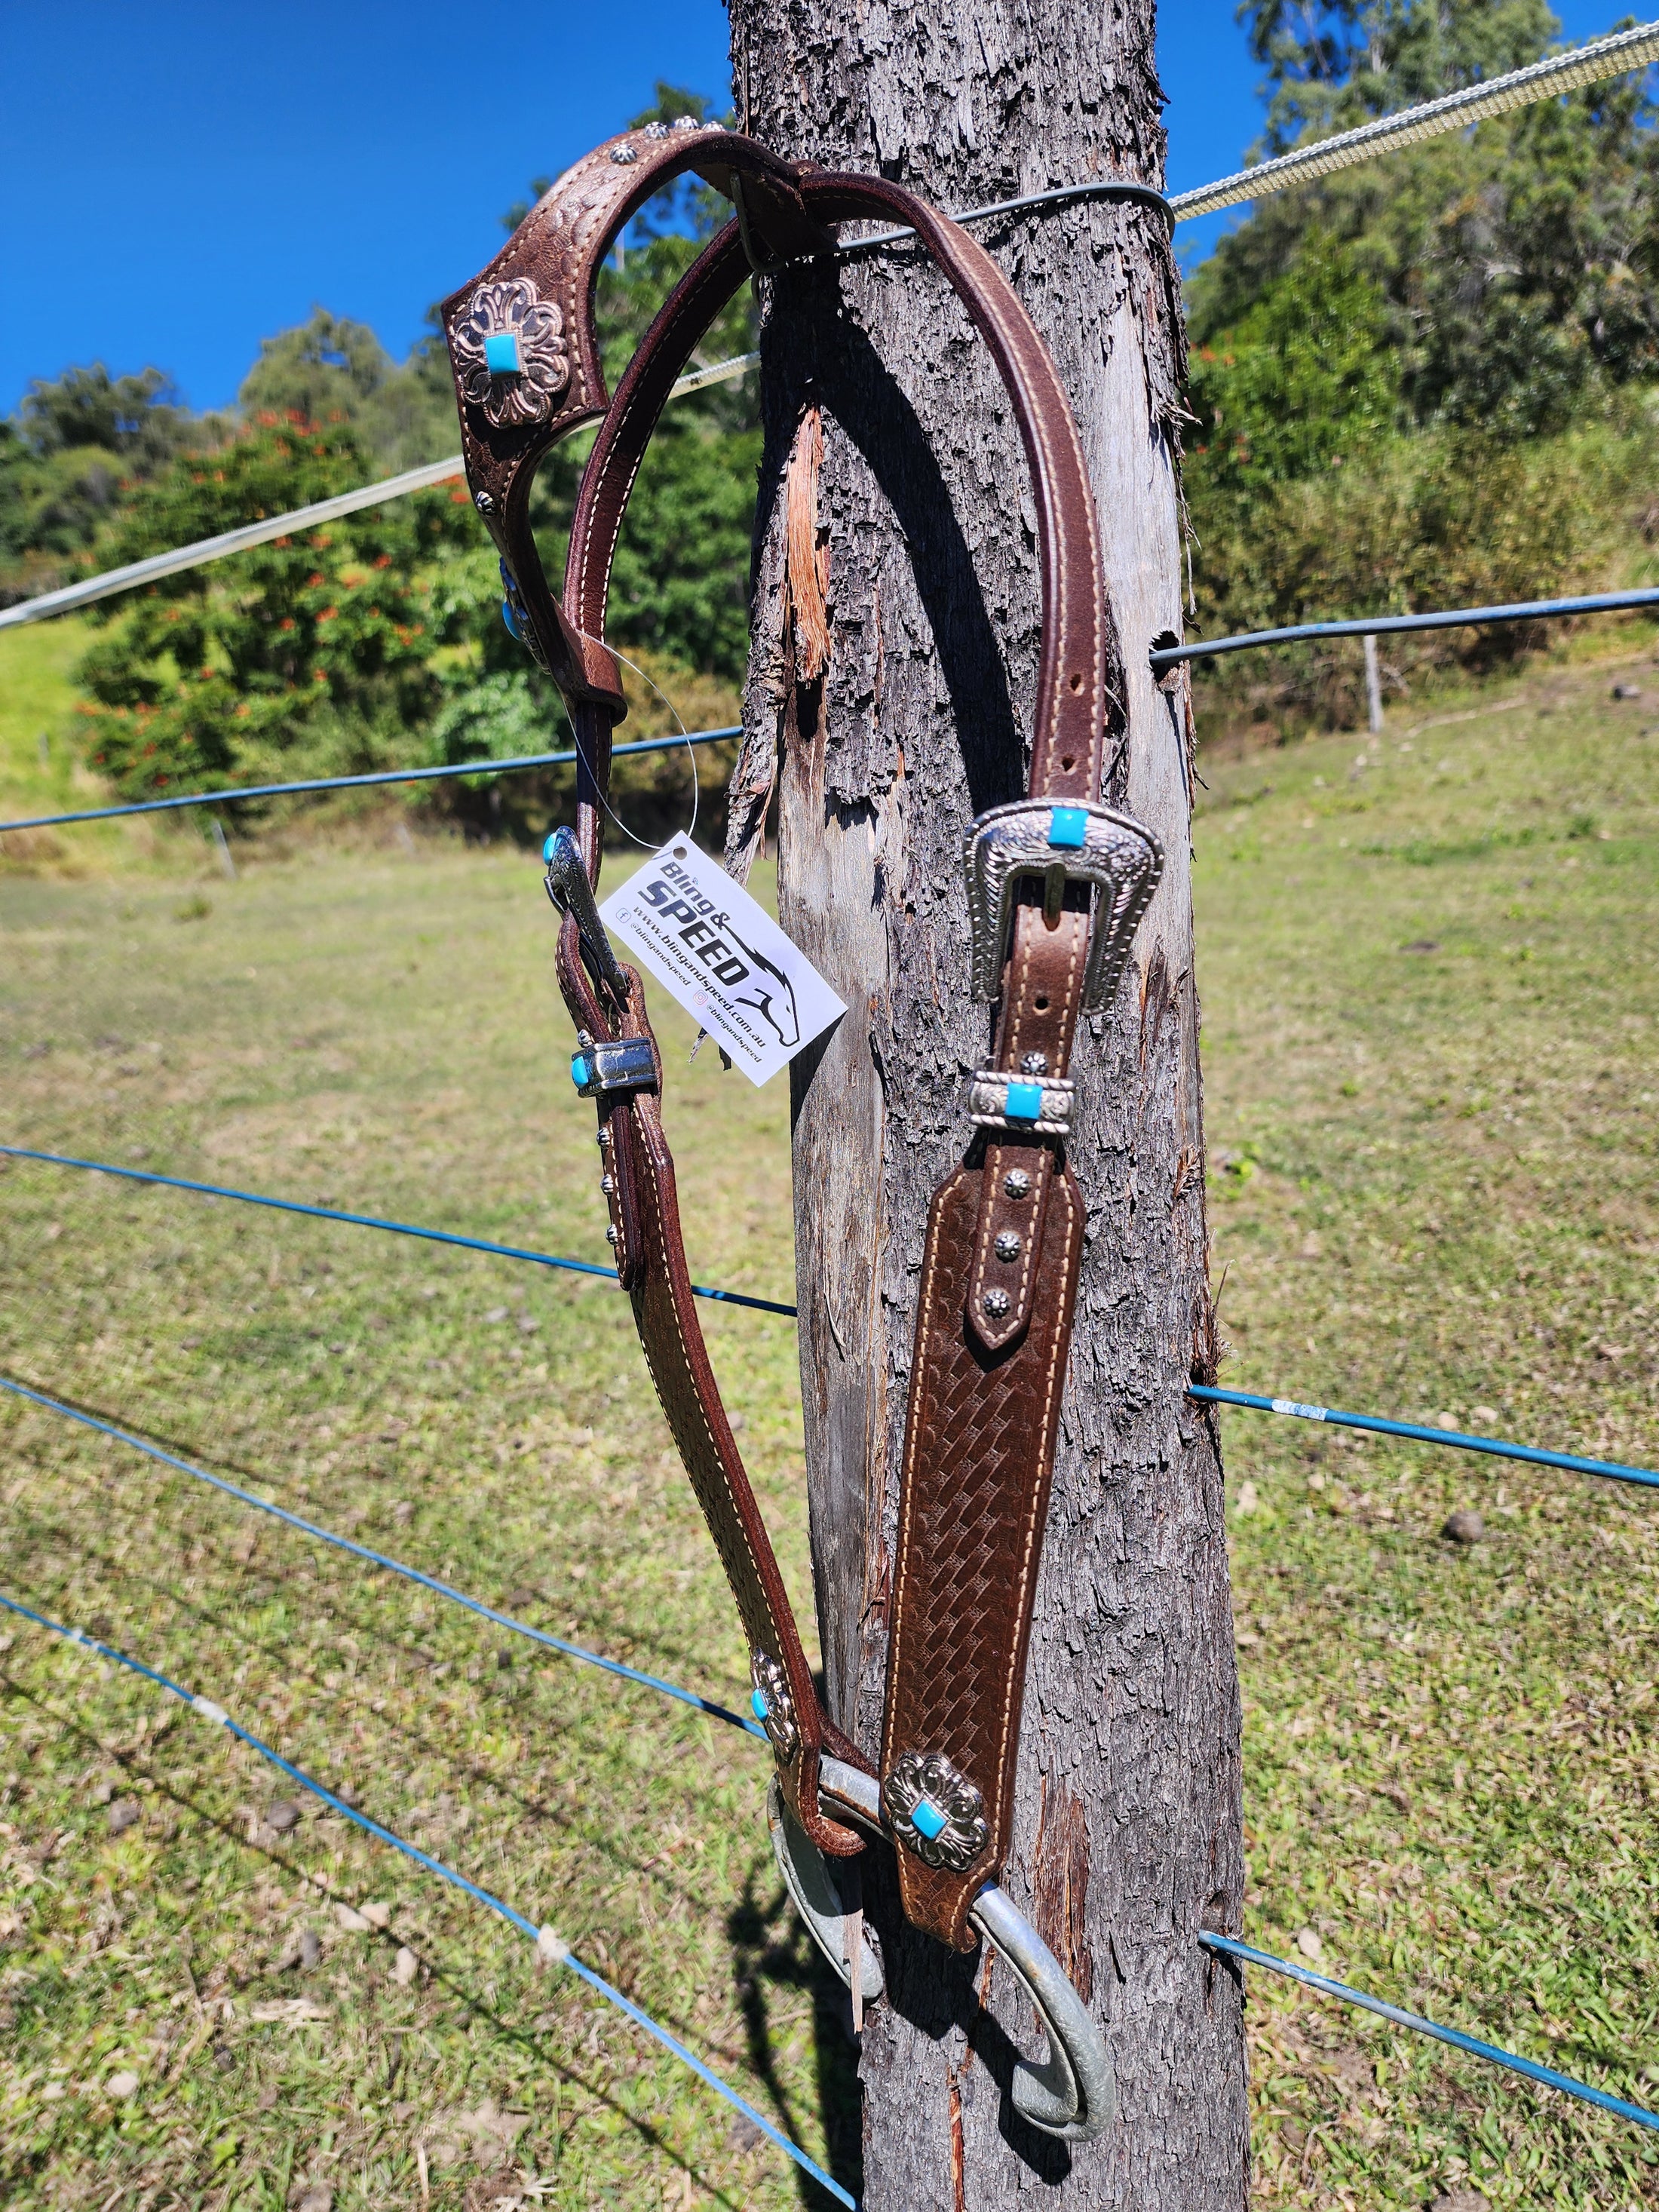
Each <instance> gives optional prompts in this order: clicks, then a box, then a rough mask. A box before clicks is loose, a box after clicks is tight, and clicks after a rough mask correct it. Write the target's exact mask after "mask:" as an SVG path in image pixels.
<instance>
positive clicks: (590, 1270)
mask: <svg viewBox="0 0 1659 2212" xmlns="http://www.w3.org/2000/svg"><path fill="white" fill-rule="evenodd" d="M677 742H678V741H677ZM0 1159H13V1160H37V1161H40V1162H41V1163H43V1164H45V1165H46V1166H48V1167H54V1168H81V1169H83V1170H85V1171H86V1172H87V1173H88V1174H90V1175H106V1176H119V1177H120V1178H121V1180H122V1181H123V1182H150V1183H159V1184H160V1185H161V1187H162V1188H164V1189H167V1190H188V1191H194V1192H195V1193H196V1194H197V1195H198V1196H200V1197H203V1198H228V1199H232V1200H234V1201H235V1202H236V1204H237V1205H239V1206H267V1207H269V1208H270V1210H271V1212H276V1213H303V1214H307V1215H309V1216H310V1217H311V1218H313V1219H314V1220H317V1221H343V1222H344V1223H345V1224H346V1225H348V1227H349V1228H352V1229H379V1230H381V1231H384V1232H385V1233H386V1235H388V1236H392V1237H420V1238H422V1240H423V1241H424V1242H425V1243H428V1244H453V1245H457V1246H459V1249H461V1250H462V1251H464V1252H488V1253H489V1254H490V1255H491V1256H492V1257H493V1258H495V1259H497V1260H526V1261H529V1262H530V1264H531V1266H532V1267H557V1268H562V1269H563V1270H564V1271H565V1272H566V1273H569V1274H573V1275H597V1276H599V1278H600V1279H601V1280H602V1281H605V1282H607V1283H614V1282H615V1281H617V1270H616V1269H615V1268H614V1267H600V1266H599V1264H598V1263H597V1262H596V1261H592V1260H569V1259H566V1258H564V1257H563V1256H562V1255H560V1254H558V1253H556V1252H532V1251H526V1250H525V1249H523V1248H522V1247H520V1246H519V1245H516V1244H494V1243H491V1242H490V1241H489V1238H488V1237H460V1236H458V1235H456V1234H455V1232H454V1231H453V1230H448V1229H422V1228H421V1227H419V1226H418V1225H416V1224H415V1223H413V1222H409V1221H384V1220H382V1219H381V1218H380V1217H379V1216H378V1215H377V1214H373V1213H344V1212H341V1211H340V1209H339V1208H338V1207H337V1206H304V1205H301V1202H300V1200H298V1199H295V1198H269V1197H267V1196H266V1195H265V1194H264V1193H263V1192H262V1191H257V1190H232V1189H230V1188H228V1186H227V1185H226V1184H223V1183H216V1182H191V1181H190V1180H189V1178H188V1177H187V1176H165V1175H156V1174H155V1173H153V1172H152V1171H151V1170H149V1169H146V1168H122V1167H117V1166H116V1165H115V1164H114V1163H113V1162H112V1161H110V1160H77V1159H72V1158H70V1156H69V1155H68V1154H67V1153H65V1152H31V1151H30V1150H29V1149H28V1147H27V1146H24V1145H0ZM691 1290H692V1294H693V1295H694V1297H700V1298H713V1299H714V1300H715V1301H717V1302H718V1303H719V1304H721V1305H728V1306H752V1307H753V1308H754V1310H756V1312H757V1313H773V1314H782V1315H784V1316H786V1317H787V1318H789V1319H791V1320H793V1318H794V1316H795V1308H794V1307H793V1306H790V1305H784V1304H781V1302H780V1301H779V1300H778V1299H776V1298H757V1297H750V1294H749V1292H748V1291H717V1290H714V1289H712V1288H711V1287H710V1286H709V1285H707V1284H704V1283H693V1284H692V1285H691Z"/></svg>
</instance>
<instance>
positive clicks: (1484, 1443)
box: [1187, 1383, 1659, 1490]
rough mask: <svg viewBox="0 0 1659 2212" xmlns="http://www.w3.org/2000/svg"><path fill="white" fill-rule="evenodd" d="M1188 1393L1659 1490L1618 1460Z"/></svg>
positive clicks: (1223, 1394) (1233, 1394)
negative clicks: (1584, 1457)
mask: <svg viewBox="0 0 1659 2212" xmlns="http://www.w3.org/2000/svg"><path fill="white" fill-rule="evenodd" d="M1187 1395H1188V1397H1189V1398H1199V1399H1201V1400H1203V1401H1205V1402H1206V1403H1207V1404H1209V1405H1212V1406H1242V1407H1245V1408H1246V1409H1247V1410H1248V1411H1249V1412H1250V1413H1285V1414H1288V1415H1289V1417H1290V1418H1291V1419H1292V1420H1296V1421H1326V1422H1328V1423H1329V1425H1331V1426H1332V1427H1333V1428H1337V1429H1364V1430H1367V1431H1370V1433H1371V1434H1372V1435H1374V1436H1379V1437H1405V1438H1407V1441H1408V1442H1410V1443H1414V1444H1450V1445H1452V1446H1453V1447H1454V1448H1455V1449H1456V1450H1458V1451H1472V1452H1487V1453H1490V1454H1491V1455H1492V1457H1493V1458H1495V1459H1518V1460H1523V1461H1525V1462H1527V1463H1528V1465H1530V1466H1533V1467H1559V1468H1565V1469H1566V1471H1567V1472H1568V1473H1569V1474H1595V1475H1600V1476H1601V1477H1602V1478H1603V1480H1606V1481H1608V1482H1634V1483H1639V1484H1641V1485H1642V1486H1644V1487H1645V1488H1647V1489H1649V1490H1659V1474H1655V1473H1654V1471H1653V1470H1652V1468H1645V1467H1625V1466H1623V1465H1621V1463H1620V1462H1619V1461H1618V1460H1612V1459H1580V1458H1579V1457H1578V1456H1577V1454H1576V1453H1573V1452H1558V1451H1541V1450H1539V1449H1538V1448H1537V1447H1536V1446H1535V1445H1533V1444H1512V1443H1504V1442H1502V1441H1501V1440H1500V1439H1499V1438H1498V1437H1476V1436H1466V1435H1465V1434H1464V1432H1463V1431H1462V1430H1461V1429H1438V1428H1431V1427H1429V1426H1427V1425H1425V1423H1423V1422H1421V1421H1390V1420H1387V1419H1384V1418H1383V1415H1382V1414H1380V1413H1344V1412H1343V1411H1342V1410H1341V1408H1340V1407H1336V1406H1306V1405H1304V1404H1303V1403H1302V1401H1301V1400H1300V1399H1297V1398H1261V1397H1258V1396H1257V1395H1255V1392H1254V1391H1251V1390H1220V1389H1216V1388H1215V1387H1214V1386H1213V1385H1212V1384H1210V1383H1191V1384H1189V1385H1188V1391H1187Z"/></svg>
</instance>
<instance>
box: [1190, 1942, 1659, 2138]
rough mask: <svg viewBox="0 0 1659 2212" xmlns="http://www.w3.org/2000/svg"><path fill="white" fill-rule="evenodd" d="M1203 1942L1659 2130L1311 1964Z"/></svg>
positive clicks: (1637, 2110) (1564, 2078)
mask: <svg viewBox="0 0 1659 2212" xmlns="http://www.w3.org/2000/svg"><path fill="white" fill-rule="evenodd" d="M1198 1940H1199V1942H1200V1943H1201V1944H1203V1945H1204V1947H1205V1948H1206V1950H1211V1951H1224V1952H1225V1953H1226V1954H1228V1955H1229V1956H1230V1957H1231V1958H1235V1959H1243V1960H1248V1961H1249V1964H1250V1965H1251V1966H1266V1967H1267V1970H1268V1972H1270V1973H1274V1974H1287V1975H1288V1976H1289V1977H1290V1978H1291V1980H1292V1981H1293V1982H1305V1983H1306V1984H1307V1985H1308V1987H1309V1988H1310V1990H1318V1991H1319V1992H1320V1994H1321V1996H1328V1997H1335V1998H1336V1999H1337V2000H1338V2001H1339V2002H1340V2003H1342V2004H1351V2005H1358V2006H1359V2007H1360V2008H1361V2009H1362V2011H1364V2012H1374V2013H1378V2014H1380V2015H1382V2017H1383V2019H1384V2020H1391V2021H1393V2022H1394V2024H1395V2027H1408V2028H1410V2030H1411V2031H1412V2033H1413V2035H1428V2036H1432V2037H1433V2039H1434V2040H1435V2041H1436V2042H1437V2043H1449V2044H1450V2045H1451V2046H1452V2048H1453V2050H1455V2051H1468V2053H1469V2055H1470V2057H1474V2058H1484V2059H1485V2060H1486V2063H1487V2064H1488V2065H1489V2066H1502V2067H1504V2068H1505V2069H1507V2070H1508V2071H1509V2072H1510V2073H1511V2074H1521V2075H1525V2077H1526V2079H1527V2080H1528V2081H1536V2082H1539V2083H1540V2084H1541V2086H1542V2087H1544V2088H1546V2089H1559V2090H1560V2091H1561V2093H1562V2094H1563V2095H1564V2096H1568V2097H1577V2098H1578V2099H1579V2100H1581V2101H1582V2102H1583V2103H1584V2104H1586V2105H1599V2106H1601V2110H1602V2111H1603V2112H1614V2113H1616V2114H1617V2115H1618V2117H1619V2118H1620V2119H1621V2120H1633V2121H1634V2122H1635V2123H1636V2124H1637V2126H1638V2127H1640V2128H1659V2112H1649V2111H1648V2110H1647V2108H1646V2106H1643V2105H1631V2104H1627V2103H1626V2101H1625V2100H1624V2099H1623V2098H1622V2097H1610V2096H1609V2095H1608V2094H1607V2091H1606V2090H1605V2089H1593V2088H1592V2087H1590V2085H1589V2082H1588V2081H1575V2079H1574V2078H1573V2076H1572V2075H1571V2074H1558V2073H1557V2072H1556V2070H1555V2069H1554V2068H1553V2066H1540V2065H1539V2064H1538V2063H1536V2061H1535V2060H1534V2059H1531V2058H1522V2057H1519V2056H1517V2054H1516V2052H1515V2051H1505V2050H1504V2049H1503V2048H1502V2046H1501V2045H1498V2044H1496V2043H1482V2042H1481V2040H1480V2038H1479V2037H1478V2036H1474V2035H1465V2034H1464V2033H1463V2031H1462V2028H1457V2027H1442V2026H1441V2025H1440V2023H1439V2021H1434V2020H1425V2018H1424V2017H1423V2015H1422V2014H1421V2013H1416V2012H1402V2011H1401V2008H1400V2007H1399V2006H1398V2005H1391V2004H1389V2003H1387V2002H1385V2001H1384V2000H1383V1998H1382V1997H1373V1996H1367V1995H1366V1993H1365V1991H1364V1990H1351V1989H1350V1988H1349V1987H1348V1985H1347V1984H1346V1982H1334V1981H1332V1980H1331V1978H1330V1977H1329V1976H1328V1974H1316V1973H1314V1972H1311V1971H1310V1969H1309V1968H1308V1967H1306V1966H1293V1965H1292V1964H1291V1960H1288V1959H1275V1958H1274V1956H1273V1954H1272V1952H1271V1951H1258V1950H1256V1949H1255V1948H1254V1947H1253V1946H1252V1945H1250V1944H1249V1943H1241V1942H1239V1940H1238V1938H1237V1936H1213V1935H1212V1934H1211V1933H1210V1932H1209V1931H1208V1929H1204V1930H1202V1931H1200V1936H1199V1939H1198Z"/></svg>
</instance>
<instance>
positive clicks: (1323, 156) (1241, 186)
mask: <svg viewBox="0 0 1659 2212" xmlns="http://www.w3.org/2000/svg"><path fill="white" fill-rule="evenodd" d="M1656 55H1659V24H1656V23H1641V24H1638V25H1637V26H1636V27H1634V28H1633V29H1632V30H1628V31H1620V32H1616V33H1613V36H1612V37H1610V38H1606V39H1598V40H1595V41H1594V42H1593V43H1592V44H1591V45H1589V46H1580V47H1579V48H1577V51H1576V52H1572V53H1566V54H1553V55H1551V56H1550V57H1549V58H1548V59H1547V60H1545V61H1541V62H1534V63H1532V64H1530V66H1529V67H1528V68H1526V69H1521V70H1511V71H1510V74H1509V75H1508V76H1498V77H1493V78H1492V79H1491V81H1490V82H1487V83H1485V84H1475V85H1469V86H1468V87H1466V88H1465V89H1464V90H1463V91H1462V92H1453V93H1448V94H1446V95H1445V97H1444V98H1443V99H1441V100H1428V101H1426V102H1425V104H1424V105H1423V106H1419V107H1408V108H1406V109H1404V110H1403V111H1402V112H1401V113H1400V114H1398V115H1385V116H1383V118H1381V119H1380V120H1379V121H1377V122H1375V123H1366V124H1363V125H1361V126H1360V128H1359V129H1358V130H1357V131H1343V132H1341V133H1340V135H1339V136H1338V137H1334V138H1323V139H1320V140H1318V141H1317V142H1316V143H1315V144H1313V145H1311V146H1298V147H1297V148H1296V149H1294V150H1293V151H1291V153H1289V154H1284V155H1279V158H1278V159H1277V160H1275V161H1260V162H1258V163H1257V164H1256V165H1255V167H1254V168H1249V169H1240V170H1238V171H1237V172H1236V173H1234V174H1233V175H1232V176H1231V177H1223V178H1221V179H1218V181H1217V182H1216V183H1215V184H1212V185H1200V186H1199V187H1198V189H1197V190H1196V191H1190V192H1177V193H1176V195H1175V196H1174V197H1173V198H1167V197H1165V196H1164V193H1162V192H1160V191H1156V190H1155V189H1154V188H1153V187H1152V185H1141V184H1134V183H1132V182H1130V181H1129V180H1128V179H1125V178H1119V177H1101V178H1097V179H1094V180H1093V181H1091V182H1090V183H1086V184H1079V185H1054V186H1053V187H1051V188H1050V189H1049V190H1048V191H1040V192H1022V193H1019V194H1018V196H1017V197H1014V198H1012V199H1006V200H994V201H992V202H990V203H989V204H987V206H984V207H976V208H966V209H964V210H963V212H962V213H961V214H960V215H958V216H956V217H955V218H954V220H955V221H956V222H992V221H994V219H995V218H996V217H998V216H1006V215H1016V214H1018V213H1020V212H1022V211H1023V210H1026V209H1028V208H1045V207H1058V206H1061V205H1064V204H1069V203H1071V202H1073V201H1080V200H1106V199H1119V200H1130V201H1139V202H1141V203H1144V204H1147V205H1150V206H1152V207H1153V208H1155V209H1157V210H1158V211H1159V212H1160V213H1162V214H1163V215H1164V216H1167V217H1168V219H1169V220H1170V222H1189V221H1190V220H1191V219H1192V217H1193V216H1200V215H1210V214H1213V213H1214V212H1215V210H1217V209H1218V208H1225V207H1233V206H1236V205H1237V204H1239V203H1240V202H1241V201H1244V200H1255V199H1264V198H1266V197H1267V195H1268V194H1269V193H1270V192H1282V191H1289V190H1290V188H1291V186H1292V185H1301V184H1306V183H1308V182H1310V180H1311V179H1313V178H1315V177H1322V176H1328V175H1330V174H1331V173H1333V172H1334V171H1335V170H1338V169H1346V168H1351V167H1352V166H1353V165H1354V164H1355V163H1356V162H1358V161H1372V160H1374V159H1375V158H1376V155H1379V154H1390V153H1393V152H1395V151H1396V150H1397V149H1399V148H1400V147H1402V146H1412V145H1416V144H1418V143H1419V142H1420V141H1422V140H1423V139H1425V138H1437V137H1441V136H1442V135H1443V133H1445V132H1447V131H1461V130H1462V129H1463V128H1464V127H1465V126H1466V125H1468V124H1470V123H1478V122H1480V120H1481V119H1482V118H1483V117H1486V116H1491V115H1503V114H1506V113H1508V112H1510V110H1511V109H1514V108H1517V107H1524V106H1528V104H1529V103H1531V102H1532V101H1534V100H1549V99H1553V98H1554V97H1555V96H1556V95H1558V94H1560V93H1563V92H1570V91H1572V90H1574V89H1575V88H1577V87H1579V86H1582V85H1587V84H1596V83H1599V82H1602V81H1603V80H1604V79H1606V78H1607V77H1611V76H1622V75H1623V73H1624V72H1625V71H1626V70H1632V69H1639V68H1641V67H1642V66H1644V64H1646V63H1648V62H1650V61H1651V60H1652V59H1653V58H1655V56H1656ZM914 235H915V234H914V232H912V231H910V230H908V229H900V230H890V231H881V232H878V233H877V234H875V235H873V236H872V237H869V238H860V239H849V240H848V242H847V244H846V246H843V247H842V249H841V251H842V252H843V253H857V252H866V251H868V250H869V249H870V248H871V247H872V246H893V245H900V244H902V243H903V242H904V241H905V240H908V239H909V238H911V237H913V236H914ZM759 359H760V356H759V355H758V354H756V353H745V354H738V355H735V356H733V357H732V359H731V360H730V361H718V362H714V363H712V364H711V365H710V367H708V368H700V369H694V370H692V371H691V372H690V374H688V375H685V376H683V377H681V378H680V380H678V383H677V384H676V385H675V386H674V388H673V391H672V392H671V393H670V395H669V396H670V398H679V397H680V396H682V395H683V394H684V393H685V392H698V391H702V389H703V388H704V387H705V386H708V385H711V384H721V383H724V382H725V381H726V380H727V379H728V378H731V377H736V376H741V375H743V374H744V372H745V371H746V370H749V369H750V368H754V367H755V365H756V364H757V362H758V361H759ZM464 472H465V468H464V464H463V461H462V459H461V456H460V455H459V453H457V454H454V455H453V457H452V458H451V459H448V460H445V461H434V462H432V463H430V464H429V465H428V466H426V467H424V468H419V469H410V470H407V471H405V472H404V474H403V475H402V476H400V477H387V478H386V481H385V482H384V483H377V484H364V485H363V486H362V487H361V488H360V489H357V490H356V491H349V492H342V493H340V494H339V495H338V496H337V497H336V498H334V499H325V500H319V501H318V502H317V503H316V504H315V505H314V506H312V507H296V508H295V510H294V511H293V512H292V513H289V514H278V515H272V516H269V517H267V518H266V519H265V520H263V521H260V522H253V523H249V524H248V525H247V526H246V527H245V528H243V529H240V530H228V531H226V532H223V533H222V535H221V536H220V537H217V538H203V539H201V540H200V541H199V542H198V543H197V544H193V545H181V546H179V547H178V548H177V549H176V550H173V551H172V552H169V553H156V554H153V555H152V556H150V557H149V559H148V560H144V561H134V562H130V563H129V564H128V565H127V566H126V567H125V568H110V569H107V570H106V571H105V573H104V574H102V575H100V576H88V578H86V579H85V580H84V581H83V582H81V583H77V584H68V585H65V586H64V588H63V589H62V590H61V591H57V592H43V593H42V594H41V595H40V597H39V598H37V599H24V600H22V601H21V603H20V604H19V605H16V606H14V607H6V608H4V609H0V629H11V628H12V627H13V626H14V625H15V624H17V623H30V622H40V621H43V620H44V619H45V618H46V617H48V616H50V615H58V614H67V613H68V612H69V611H70V609H72V608H75V607H84V606H89V605H91V604H92V603H93V601H94V600H95V599H108V598H109V597H110V596H111V595H112V593H114V592H125V591H131V589H132V588H133V587H134V586H136V585H138V584H143V583H150V582H153V581H155V580H156V579H158V578H160V577H162V576H174V575H177V574H179V573H180V571H182V570H183V569H185V568H196V567H198V566H199V565H200V564H201V563H202V562H207V561H218V560H222V559H223V557H224V556H226V555H227V554H228V553H239V552H241V551H242V550H245V549H246V547H248V546H250V545H263V544H267V543H268V542H269V541H270V539H271V538H284V537H286V536H287V535H288V534H289V532H290V531H301V530H305V529H308V528H312V527H314V526H316V525H317V524H319V523H321V522H329V521H332V520H336V519H337V517H339V516H341V515H345V514H351V513H356V510H357V509H358V508H360V507H378V506H379V505H380V504H381V503H382V502H383V501H386V500H391V499H398V498H401V497H402V496H403V495H404V493H405V492H411V491H422V490H424V489H427V488H428V486H430V485H432V484H439V483H448V482H449V481H450V480H451V479H452V478H453V477H459V476H461V475H462V474H463V473H464Z"/></svg>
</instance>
